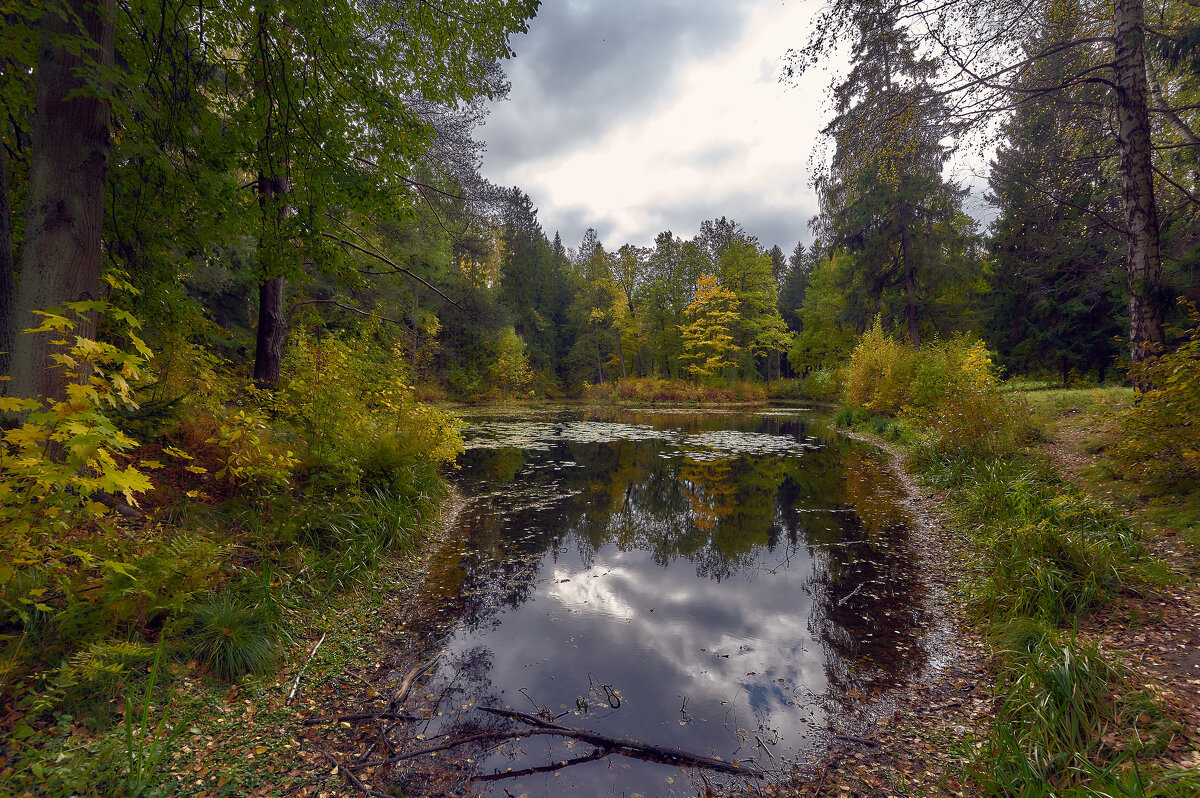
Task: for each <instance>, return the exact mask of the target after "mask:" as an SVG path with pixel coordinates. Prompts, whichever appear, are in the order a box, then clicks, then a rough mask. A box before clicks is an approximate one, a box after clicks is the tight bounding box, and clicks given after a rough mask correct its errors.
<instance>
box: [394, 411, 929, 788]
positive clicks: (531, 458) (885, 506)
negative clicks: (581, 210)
mask: <svg viewBox="0 0 1200 798" xmlns="http://www.w3.org/2000/svg"><path fill="white" fill-rule="evenodd" d="M466 420H467V422H468V427H467V429H466V431H465V436H466V449H467V450H466V452H465V453H464V454H463V455H462V457H461V458H460V461H459V463H460V468H459V470H458V471H457V473H456V475H455V476H454V480H455V482H456V483H457V486H458V489H459V490H460V491H461V492H462V493H463V495H464V496H465V505H464V507H463V509H462V511H461V513H460V514H459V516H458V518H457V521H456V525H457V526H456V528H455V529H454V530H452V532H451V534H450V535H449V537H448V540H449V541H450V542H449V543H448V544H447V545H446V547H445V548H444V549H443V550H442V551H441V552H440V553H439V554H438V556H437V557H436V558H435V561H434V564H433V566H432V570H431V573H430V576H429V584H428V585H427V586H426V590H427V591H428V592H429V593H430V594H432V595H433V599H432V600H431V601H432V606H433V609H432V610H431V611H430V612H428V613H426V614H424V615H423V616H422V618H421V619H420V620H419V621H414V622H413V625H412V628H410V629H409V630H408V633H409V634H418V635H424V636H426V638H427V639H428V640H429V641H430V642H431V643H432V645H434V646H435V647H436V648H437V649H438V650H440V651H441V657H440V659H439V660H438V664H437V666H436V668H435V669H434V670H433V671H432V675H431V676H430V677H428V678H427V679H426V680H425V681H424V682H423V683H422V687H421V688H420V690H419V693H420V695H414V698H413V700H412V701H411V702H410V705H409V709H410V710H413V709H414V708H417V707H419V709H418V710H417V711H419V712H421V713H423V716H425V717H427V718H428V720H427V721H426V722H425V723H423V724H421V725H420V726H419V727H418V728H417V731H420V732H421V733H422V736H421V739H423V740H436V739H445V738H444V737H442V736H449V737H451V738H453V737H456V736H457V737H465V736H469V735H477V734H480V733H482V732H487V731H489V730H497V729H511V728H513V726H514V723H513V721H512V720H510V719H506V718H501V717H497V716H494V715H490V714H485V713H483V712H481V711H480V708H481V707H494V708H507V709H512V710H516V711H519V712H524V713H528V714H531V715H537V714H540V715H541V717H543V718H556V720H554V721H553V722H554V723H557V724H560V725H564V726H569V727H571V728H574V729H584V730H587V731H590V732H595V733H597V734H601V735H605V736H608V737H617V738H628V739H634V740H638V741H641V742H644V743H647V744H651V745H653V746H662V747H669V748H673V749H683V750H685V751H688V752H691V753H694V754H697V755H703V756H707V757H713V758H719V759H721V760H724V761H726V762H735V761H736V762H737V763H739V764H740V765H742V766H745V767H749V768H753V769H758V770H762V771H766V772H768V773H779V772H780V770H781V768H785V767H787V766H788V765H789V764H796V763H800V764H802V763H804V762H805V761H811V760H812V759H813V758H814V757H815V756H817V755H818V754H819V753H820V751H821V749H822V748H823V747H824V746H826V745H827V744H828V739H829V737H828V734H829V732H828V730H827V726H828V725H829V723H830V722H831V721H833V720H836V719H838V718H840V717H843V716H845V715H846V714H847V713H853V711H854V709H855V708H856V707H857V706H859V705H861V704H862V703H864V702H865V701H867V700H869V699H870V698H871V697H873V696H874V695H877V694H878V693H879V692H880V691H883V690H886V689H888V688H890V687H894V686H896V685H898V684H900V683H901V682H902V681H903V680H904V679H906V678H908V677H910V676H911V675H912V674H913V673H914V672H916V671H917V670H919V669H920V668H921V667H923V665H924V660H925V658H926V656H927V653H926V651H925V647H924V634H923V629H924V627H925V623H924V619H923V617H922V609H921V607H922V606H923V601H922V596H921V591H922V590H923V589H924V588H923V587H922V586H921V584H920V583H919V582H918V579H917V568H916V556H915V554H914V552H913V550H912V549H911V547H910V545H909V541H908V536H909V520H908V517H907V515H906V510H905V508H904V506H903V504H902V501H901V500H902V498H903V492H902V490H901V488H900V486H899V485H898V484H897V483H896V482H895V481H894V478H893V477H892V476H891V474H890V472H889V471H888V469H887V467H886V465H885V463H884V461H883V460H882V459H881V457H880V455H879V454H878V453H877V452H875V451H874V450H873V449H871V448H870V447H868V446H865V445H862V444H859V443H857V442H854V441H851V440H849V439H846V438H844V437H841V436H838V435H836V434H834V433H832V432H831V431H830V429H829V427H828V426H826V424H825V423H824V421H823V420H822V417H821V416H820V415H818V414H814V413H811V412H807V411H797V410H777V409H773V410H766V411H762V412H749V413H700V412H642V411H636V412H633V411H601V412H597V411H586V410H580V409H578V408H565V409H562V408H560V409H553V408H551V409H547V408H540V409H525V408H516V409H496V408H491V409H482V410H474V411H469V412H468V414H467V416H466ZM516 725H517V726H518V727H520V724H519V723H518V724H516ZM448 755H449V754H448V752H447V753H442V754H441V755H440V756H442V757H446V756H448ZM435 758H436V757H433V756H431V757H427V759H430V760H433V759H435ZM438 762H439V763H440V767H441V768H442V771H441V773H440V774H435V771H436V769H437V767H438V764H437V763H435V762H433V761H430V762H427V763H424V764H422V765H420V768H423V769H424V770H423V771H422V773H421V775H420V776H419V778H420V779H421V780H422V781H423V782H424V783H425V786H426V789H427V788H428V786H429V784H430V782H431V781H447V780H450V779H451V776H454V777H456V778H457V784H458V785H459V786H458V789H469V790H470V791H472V792H474V793H479V794H492V795H513V796H517V795H529V796H549V795H559V794H563V793H565V792H567V791H573V792H578V793H579V794H584V795H613V796H626V795H634V794H643V795H647V796H649V795H671V794H678V795H695V794H696V792H697V785H698V784H699V785H700V786H701V787H702V786H703V785H702V782H698V781H696V780H695V779H697V778H698V777H697V776H695V773H694V771H691V772H689V771H688V770H686V769H684V768H681V767H680V766H679V765H678V764H662V763H661V762H654V761H645V760H643V759H639V758H634V757H628V756H622V755H619V754H611V755H608V756H601V755H600V754H599V753H595V749H594V747H593V746H592V745H590V744H588V743H587V742H582V741H579V740H576V739H570V738H563V737H559V736H555V735H543V736H532V737H525V738H524V739H521V740H519V741H513V740H500V741H499V742H497V741H496V740H495V739H490V740H489V739H481V741H480V742H479V743H478V744H476V745H474V746H473V747H471V746H468V747H466V748H463V747H459V748H457V749H456V750H455V752H454V753H453V759H445V758H443V759H440V760H438ZM572 762H574V764H572ZM562 763H568V764H565V765H564V764H562ZM413 777H414V778H418V777H417V776H416V775H415V774H414V776H413ZM706 778H708V779H709V780H710V781H712V780H716V779H719V778H725V779H728V778H729V777H720V776H716V775H711V774H710V775H706ZM465 779H474V780H473V781H472V782H471V786H470V787H464V786H463V784H464V781H465ZM414 786H415V785H414Z"/></svg>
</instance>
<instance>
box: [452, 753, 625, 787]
mask: <svg viewBox="0 0 1200 798" xmlns="http://www.w3.org/2000/svg"><path fill="white" fill-rule="evenodd" d="M606 756H608V752H607V751H605V750H604V749H603V748H597V749H596V750H595V751H592V752H591V753H590V754H588V755H587V756H578V757H575V758H574V759H564V760H563V761H561V762H555V763H554V764H552V765H539V766H538V767H535V768H525V769H523V770H508V771H505V772H503V773H487V774H485V775H483V776H472V777H471V781H501V780H503V779H520V778H524V777H525V776H534V775H536V774H538V773H552V772H554V771H556V770H562V769H563V768H566V767H570V766H571V765H583V764H586V763H588V762H595V761H596V760H597V759H603V758H604V757H606Z"/></svg>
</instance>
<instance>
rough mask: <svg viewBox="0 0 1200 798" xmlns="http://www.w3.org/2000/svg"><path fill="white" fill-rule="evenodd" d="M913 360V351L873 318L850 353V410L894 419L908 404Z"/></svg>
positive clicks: (914, 357)
mask: <svg viewBox="0 0 1200 798" xmlns="http://www.w3.org/2000/svg"><path fill="white" fill-rule="evenodd" d="M916 357H917V350H915V349H913V348H912V347H911V346H908V345H907V344H903V343H901V342H900V341H897V340H896V339H895V338H893V337H892V336H890V335H888V334H887V333H885V332H884V331H883V322H882V321H881V320H880V318H879V316H876V317H875V323H874V324H873V325H872V326H871V328H870V329H869V330H867V331H866V332H865V333H863V336H862V338H860V339H859V341H858V344H857V345H856V346H855V347H854V351H853V352H851V353H850V368H849V370H848V372H847V374H846V399H847V401H848V402H849V403H850V405H851V406H852V407H865V408H867V409H868V410H874V411H875V412H876V413H880V414H883V415H888V416H895V415H898V414H899V413H900V411H901V410H902V409H903V408H904V407H905V406H906V405H907V404H908V402H909V389H910V387H911V386H912V380H913V368H914V366H915V364H916Z"/></svg>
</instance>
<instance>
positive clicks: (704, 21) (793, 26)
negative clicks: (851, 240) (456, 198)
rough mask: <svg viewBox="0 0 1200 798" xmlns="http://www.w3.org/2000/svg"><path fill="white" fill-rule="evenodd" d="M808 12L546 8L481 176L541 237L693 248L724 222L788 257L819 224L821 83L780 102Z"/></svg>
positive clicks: (573, 4)
mask: <svg viewBox="0 0 1200 798" xmlns="http://www.w3.org/2000/svg"><path fill="white" fill-rule="evenodd" d="M814 11H815V4H812V3H807V4H806V3H802V2H780V0H741V1H740V2H737V3H731V2H728V0H674V1H671V2H668V1H665V0H660V1H656V2H652V3H649V2H639V0H546V2H544V3H543V5H542V8H541V11H540V13H539V15H538V17H537V18H536V19H534V20H533V21H532V23H531V24H530V30H529V33H528V34H525V35H522V36H519V37H517V38H516V39H515V40H514V41H513V48H514V49H515V50H516V52H517V57H516V58H515V59H513V60H512V61H509V62H507V63H506V65H505V68H506V71H507V72H508V75H509V78H510V80H511V82H512V92H511V95H510V98H509V99H508V100H507V101H505V102H502V103H499V104H497V105H496V106H495V107H494V108H493V110H492V114H491V117H490V118H489V120H488V122H487V124H486V125H485V127H484V128H483V130H482V136H483V138H484V139H485V140H486V141H487V147H488V149H487V153H486V155H485V159H484V175H485V176H486V177H488V178H489V179H490V180H492V181H493V182H495V183H497V184H499V185H505V186H511V185H516V186H519V187H521V188H522V189H523V190H524V191H525V192H526V193H528V194H529V195H530V197H531V198H532V199H533V202H534V204H535V205H537V207H538V208H539V218H540V220H541V222H542V226H543V228H544V229H545V230H546V233H547V235H549V236H551V237H553V235H554V232H555V231H556V230H557V231H559V232H561V234H562V238H563V243H564V244H566V245H567V246H577V245H578V243H579V241H580V240H581V239H582V237H583V233H584V230H586V229H587V227H595V228H596V229H597V231H598V232H599V234H600V237H601V241H602V242H603V243H604V245H605V247H606V248H609V249H616V248H618V247H619V246H620V245H621V244H624V243H632V244H638V245H642V246H649V245H651V244H653V241H654V236H655V235H656V234H657V233H659V232H661V231H662V230H666V229H670V230H672V231H674V232H675V233H676V234H677V235H680V236H682V237H684V238H690V237H691V236H693V235H695V233H696V232H697V231H698V230H699V226H700V222H701V221H702V220H704V219H711V218H715V217H718V216H727V217H730V218H733V219H736V220H737V221H739V222H741V223H742V224H743V225H744V226H745V227H746V229H747V231H748V232H750V233H751V234H753V235H756V236H758V237H759V239H760V242H761V243H762V244H763V246H765V247H770V246H771V245H773V244H779V245H780V246H781V247H783V248H784V250H785V251H791V248H792V247H793V246H794V245H795V242H796V241H797V240H798V239H799V238H804V239H807V238H808V232H807V222H808V219H809V218H810V217H811V216H812V215H813V214H814V213H815V212H816V200H815V196H814V195H813V192H812V189H811V187H810V182H811V179H810V177H809V175H808V168H807V167H808V156H809V153H810V151H811V150H812V147H813V144H814V142H815V140H816V138H817V137H818V132H819V129H820V127H821V124H822V119H823V114H824V113H825V109H824V106H825V103H824V101H823V96H824V94H825V89H826V88H827V86H828V84H829V76H828V74H826V73H824V72H822V71H814V72H813V73H811V74H810V75H808V76H806V78H805V83H804V84H802V85H801V86H800V87H799V88H797V89H789V88H787V87H785V86H784V85H783V84H780V83H779V82H778V74H779V69H780V67H781V66H782V63H783V61H782V59H783V56H784V53H785V52H786V51H787V49H788V48H789V47H794V46H798V45H800V44H802V43H803V41H804V39H805V37H806V35H807V31H808V20H809V17H810V16H811V15H812V14H813V13H814Z"/></svg>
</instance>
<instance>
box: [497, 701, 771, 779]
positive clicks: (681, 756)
mask: <svg viewBox="0 0 1200 798" xmlns="http://www.w3.org/2000/svg"><path fill="white" fill-rule="evenodd" d="M480 710H481V711H483V712H487V713H489V714H492V715H497V716H499V717H502V718H508V719H510V720H517V721H520V722H521V723H525V724H528V725H530V726H532V727H533V729H531V730H530V732H533V731H536V732H539V733H550V734H557V735H561V736H563V737H570V738H571V739H573V740H579V741H580V742H584V743H588V744H589V745H594V746H596V747H597V748H600V749H603V750H605V751H608V752H609V753H615V754H621V755H623V756H628V757H633V758H634V759H642V760H646V761H650V762H659V763H661V764H664V765H679V766H680V767H698V768H706V769H708V770H716V771H718V772H720V773H732V774H735V775H738V776H753V777H755V778H762V774H761V773H759V772H757V771H754V770H750V769H749V768H744V767H742V766H741V765H736V764H734V763H732V762H726V761H725V760H723V759H714V758H713V757H709V756H701V755H699V754H693V753H691V752H689V751H684V750H682V749H679V748H667V747H665V746H661V745H655V744H654V743H646V742H642V741H640V740H627V739H622V738H620V737H609V736H608V735H605V734H597V733H595V732H590V731H585V730H583V729H572V728H571V727H569V726H562V725H559V724H557V723H554V722H552V721H548V720H546V719H545V718H540V717H538V716H537V715H529V714H527V713H525V712H517V711H515V710H511V709H496V708H493V707H480Z"/></svg>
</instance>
